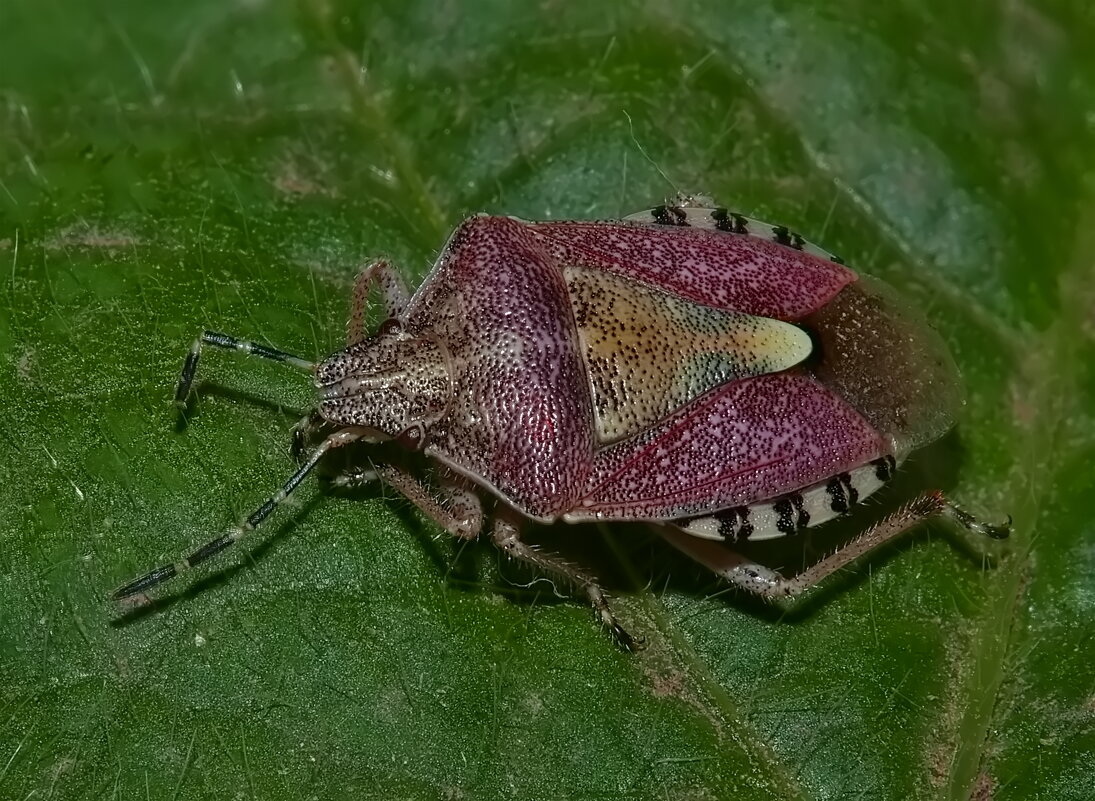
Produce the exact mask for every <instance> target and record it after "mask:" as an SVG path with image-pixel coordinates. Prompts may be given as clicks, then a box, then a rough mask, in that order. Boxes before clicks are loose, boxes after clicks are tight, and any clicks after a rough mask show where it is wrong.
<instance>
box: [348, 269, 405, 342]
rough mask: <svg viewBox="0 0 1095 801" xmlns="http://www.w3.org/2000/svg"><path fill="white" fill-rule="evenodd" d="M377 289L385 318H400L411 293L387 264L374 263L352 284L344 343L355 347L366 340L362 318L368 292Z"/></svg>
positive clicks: (365, 314)
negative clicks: (378, 289) (352, 290)
mask: <svg viewBox="0 0 1095 801" xmlns="http://www.w3.org/2000/svg"><path fill="white" fill-rule="evenodd" d="M374 285H375V286H377V287H379V288H380V300H381V307H382V309H383V311H384V319H385V320H388V319H391V318H393V317H402V316H403V312H404V311H405V310H406V308H407V303H408V302H410V299H411V293H410V290H408V289H407V285H406V284H405V283H404V282H403V276H401V275H400V274H399V273H397V272H396V271H395V270H393V269H392V266H391V265H390V264H389V263H388V262H386V261H383V260H382V261H374V262H373V263H372V264H370V265H369V266H368V267H366V268H365V269H364V270H363V271H362V272H361V273H360V274H359V275H358V277H357V280H356V281H354V293H353V301H352V304H351V307H350V321H349V323H348V324H347V326H346V344H347V345H356V344H357V343H358V342H360V341H361V340H363V339H365V336H366V333H365V318H366V317H367V316H368V312H369V292H370V291H371V290H372V288H373V286H374Z"/></svg>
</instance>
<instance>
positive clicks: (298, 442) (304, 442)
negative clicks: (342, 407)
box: [289, 409, 325, 464]
mask: <svg viewBox="0 0 1095 801" xmlns="http://www.w3.org/2000/svg"><path fill="white" fill-rule="evenodd" d="M324 422H325V420H324V419H323V415H321V414H320V413H319V410H318V409H313V410H312V411H310V412H309V413H308V414H307V415H305V416H304V417H302V418H301V419H300V420H299V421H298V422H297V424H296V425H295V426H293V438H292V442H291V443H290V445H289V455H290V456H291V457H292V459H293V461H294V462H296V463H297V464H300V463H302V462H303V460H304V455H305V449H306V448H307V447H308V442H309V441H310V440H311V438H312V437H313V436H314V435H315V434H316V432H317V431H319V430H320V429H321V428H322V427H323V424H324Z"/></svg>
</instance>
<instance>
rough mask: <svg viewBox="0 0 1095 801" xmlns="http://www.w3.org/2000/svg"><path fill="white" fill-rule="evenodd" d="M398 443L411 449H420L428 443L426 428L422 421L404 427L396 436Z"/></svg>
mask: <svg viewBox="0 0 1095 801" xmlns="http://www.w3.org/2000/svg"><path fill="white" fill-rule="evenodd" d="M395 441H396V443H397V444H399V445H400V446H401V447H404V448H406V449H407V450H409V451H420V450H422V447H423V446H424V445H425V444H426V429H425V426H423V425H422V424H421V423H415V424H414V425H412V426H408V427H407V428H405V429H403V433H401V434H400V435H399V436H398V437H396V438H395Z"/></svg>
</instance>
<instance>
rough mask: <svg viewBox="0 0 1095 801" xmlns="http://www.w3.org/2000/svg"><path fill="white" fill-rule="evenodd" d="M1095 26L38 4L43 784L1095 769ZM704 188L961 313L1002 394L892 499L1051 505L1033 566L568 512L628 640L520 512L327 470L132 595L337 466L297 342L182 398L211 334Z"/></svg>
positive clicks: (610, 786) (361, 5)
mask: <svg viewBox="0 0 1095 801" xmlns="http://www.w3.org/2000/svg"><path fill="white" fill-rule="evenodd" d="M1093 35H1095V21H1093V19H1092V17H1091V14H1090V11H1088V10H1084V9H1082V8H1081V7H1080V6H1077V7H1076V8H1072V7H1071V6H1069V5H1068V4H1065V3H1053V2H1051V0H1036V1H1035V2H1027V3H1020V2H1016V3H1003V4H967V3H955V2H943V0H929V1H928V2H921V3H910V4H877V3H866V2H856V0H841V1H840V2H833V3H824V4H808V3H790V2H781V1H778V0H762V1H761V2H752V3H740V2H724V3H714V2H692V1H691V0H680V2H676V3H639V2H624V3H615V2H612V3H610V2H593V3H543V4H514V3H508V2H502V1H501V0H496V1H495V2H489V1H488V0H478V1H477V2H474V3H470V2H469V3H459V4H457V3H441V4H439V3H434V2H411V3H407V2H401V3H396V2H384V3H375V2H374V3H369V2H364V0H361V1H360V2H350V1H349V0H304V1H303V2H302V4H300V5H294V4H291V3H286V2H280V1H279V0H271V2H267V3H256V2H241V3H236V4H226V3H224V2H219V1H215V0H192V2H189V3H186V4H158V3H148V2H138V1H137V0H114V2H105V1H104V0H98V1H97V2H76V0H45V2H43V0H8V2H6V3H4V6H3V8H2V9H0V98H2V100H3V104H2V106H0V113H2V117H0V264H6V265H8V266H9V269H8V270H3V271H0V283H2V285H3V290H2V291H3V292H4V295H5V298H6V302H5V307H6V308H4V310H3V314H0V346H2V347H0V354H2V356H0V415H2V417H3V419H4V421H5V426H4V429H3V434H2V437H3V453H4V456H3V457H2V458H0V576H2V578H0V688H2V689H0V708H2V710H3V714H2V715H0V797H3V798H12V799H23V798H53V799H61V798H65V799H70V798H71V799H76V798H79V799H85V798H86V799H91V798H104V799H105V798H132V797H137V796H140V795H143V796H144V797H147V798H156V799H161V798H162V799H167V798H174V799H199V798H210V799H212V798H218V799H220V798H241V799H242V798H247V799H252V798H253V799H270V798H287V799H288V798H323V799H342V798H345V799H361V798H422V799H427V798H453V799H456V798H475V799H490V798H518V799H526V798H581V799H587V798H613V799H616V798H635V799H663V798H695V799H701V798H733V799H833V798H841V797H862V798H887V799H952V800H953V801H959V800H963V801H964V799H968V798H971V797H972V798H977V799H988V798H993V799H1032V798H1054V799H1089V798H1091V797H1092V788H1093V787H1095V762H1093V760H1092V759H1091V755H1092V753H1093V752H1095V676H1093V669H1092V665H1095V636H1093V635H1095V631H1093V625H1092V620H1093V611H1095V584H1093V583H1092V576H1093V575H1095V544H1093V543H1095V540H1093V537H1095V522H1093V520H1095V516H1093V515H1092V513H1091V511H1090V499H1091V497H1092V493H1093V490H1095V473H1093V471H1092V468H1091V465H1092V463H1093V461H1095V311H1093V310H1095V266H1093V265H1095V258H1093V256H1092V254H1093V253H1095V234H1093V233H1092V232H1093V231H1095V184H1093V183H1092V181H1091V175H1092V167H1093V164H1092V154H1093V153H1095V147H1093V145H1095V142H1093V139H1095V136H1093V129H1092V120H1093V119H1095V100H1093V98H1095V80H1093V77H1092V76H1095V57H1093V56H1092V51H1091V49H1090V48H1089V47H1088V44H1089V43H1090V42H1091V41H1092V36H1093ZM678 189H680V190H683V191H687V192H704V193H707V194H710V195H713V196H715V197H717V198H718V199H719V200H720V201H721V202H722V203H725V204H728V205H732V206H733V207H735V208H737V209H740V210H742V211H744V212H749V213H752V214H755V215H756V216H759V217H761V218H764V219H770V220H773V221H778V222H784V223H786V224H788V225H790V226H792V227H794V228H795V229H797V230H800V231H802V232H803V233H804V234H806V235H808V236H809V238H811V239H813V240H815V241H819V242H821V243H823V244H824V245H825V246H827V247H830V248H832V249H833V250H836V251H838V252H840V253H841V254H842V255H844V256H845V258H846V260H847V261H848V263H850V264H852V265H856V266H857V267H859V268H860V269H863V270H865V271H867V272H871V273H874V274H876V275H879V276H881V277H883V278H884V279H886V280H887V281H889V282H890V283H892V284H894V285H895V286H897V287H898V288H899V289H900V290H901V291H902V292H903V293H904V294H905V295H906V296H907V297H908V298H909V299H910V301H911V302H912V303H913V304H915V305H917V306H919V307H920V308H922V309H924V311H925V312H926V313H927V314H928V316H929V317H930V318H931V320H932V321H933V323H934V324H935V325H936V326H937V327H938V328H939V330H940V331H941V332H942V333H943V335H944V337H945V338H946V339H947V341H948V342H949V343H950V345H951V346H952V349H953V351H954V354H955V358H956V361H957V362H958V363H959V364H960V366H961V368H962V370H963V372H964V374H965V376H966V379H967V385H968V386H967V389H968V404H967V405H966V407H965V409H964V415H963V419H962V420H961V423H960V426H959V428H958V430H957V433H956V434H954V435H952V436H950V437H948V438H947V439H946V440H945V441H944V442H942V443H940V444H939V445H938V446H933V447H932V448H929V449H927V450H926V451H925V452H924V453H923V454H921V455H920V457H919V458H917V459H916V460H915V461H914V464H913V465H912V469H911V470H909V471H906V472H905V474H904V478H903V479H902V480H900V481H899V482H898V485H897V486H895V487H894V488H893V490H892V491H891V492H890V493H889V495H888V502H889V503H891V504H892V503H896V502H899V501H900V499H901V498H902V497H907V495H908V494H909V493H911V492H915V491H916V490H917V489H918V488H923V487H925V486H938V485H941V486H942V487H943V488H944V489H946V490H947V491H948V492H949V493H951V494H952V495H953V496H954V497H955V498H956V499H958V500H959V501H960V502H962V503H964V504H965V505H966V506H969V507H972V508H975V509H978V510H983V511H984V512H985V513H986V514H987V515H992V514H993V513H995V512H997V511H998V512H1000V513H1006V512H1010V513H1011V514H1012V515H1013V516H1014V519H1015V533H1014V536H1013V539H1012V540H1011V543H1010V547H1009V548H1008V549H1007V550H1005V551H1004V552H1003V554H1002V555H1001V556H1000V558H999V559H997V560H993V561H994V563H993V564H992V565H987V564H983V563H982V560H981V559H980V557H979V554H980V553H981V552H982V551H981V549H982V548H983V547H984V544H983V543H979V542H967V540H966V539H964V538H962V537H961V536H959V535H957V534H954V533H953V532H947V531H946V530H945V528H944V527H938V526H931V527H927V529H926V530H922V531H921V532H920V533H919V534H917V535H914V536H912V537H910V538H908V539H907V541H906V542H905V543H904V544H903V545H902V546H900V547H897V548H891V549H888V550H887V551H886V552H885V553H881V554H876V555H873V556H872V557H869V558H868V559H866V560H863V561H862V563H860V564H857V565H856V566H855V568H854V569H853V570H849V571H847V572H846V573H845V574H844V575H842V576H840V577H837V578H834V579H833V580H832V581H830V582H828V583H827V584H826V585H825V587H824V588H823V589H822V590H821V591H820V592H818V593H816V594H815V595H814V596H813V597H810V598H807V599H804V600H803V601H801V602H800V603H798V604H796V605H793V606H792V607H790V609H789V611H786V610H784V609H781V608H777V607H766V606H763V605H761V604H757V603H754V602H752V601H750V600H749V599H745V598H743V597H741V596H739V595H737V594H733V593H728V592H725V591H723V588H722V587H721V586H720V585H718V584H717V583H716V582H714V581H712V580H711V579H710V577H707V576H705V575H703V573H702V571H700V570H699V569H698V568H696V567H693V566H692V565H690V564H689V563H688V562H686V561H685V560H684V559H683V558H680V557H677V556H674V555H672V554H670V553H668V552H667V549H666V547H665V546H663V545H660V544H658V542H657V541H656V540H653V539H652V538H651V537H650V535H649V534H648V533H646V532H645V531H643V530H637V529H636V528H634V527H626V526H620V527H614V528H612V529H604V530H602V529H597V528H583V527H574V528H569V529H565V528H564V527H557V528H555V529H551V530H540V531H536V532H533V535H534V536H535V537H536V538H538V539H540V540H541V541H542V542H544V543H546V544H550V545H551V547H558V548H560V549H562V550H564V551H568V552H571V553H573V552H575V551H577V552H578V554H577V557H580V558H582V559H588V561H589V564H590V565H591V567H595V568H596V570H597V572H598V573H599V574H601V575H603V576H605V578H606V581H608V582H609V587H610V589H611V591H612V592H613V594H614V596H615V597H616V605H617V608H618V609H619V612H620V614H621V616H622V617H623V619H624V620H625V621H626V622H627V623H628V625H629V626H630V627H631V628H632V629H633V630H635V631H636V632H638V633H641V634H643V635H645V636H646V637H647V639H648V643H649V645H648V648H647V649H646V650H645V651H644V652H642V653H640V654H638V655H628V654H624V653H621V652H619V651H618V650H617V649H616V648H615V647H614V646H613V643H612V642H611V640H610V638H609V636H608V635H607V634H606V633H605V632H604V631H602V630H600V628H599V627H598V626H597V624H596V623H595V622H594V617H593V615H592V614H591V612H590V611H589V609H588V608H586V606H585V605H584V604H583V603H581V602H580V601H568V600H562V601H560V600H559V599H557V598H556V597H555V595H554V594H553V593H552V591H551V589H552V588H551V586H550V585H549V584H547V583H546V582H535V583H531V584H530V583H529V582H530V581H531V579H532V578H534V577H533V576H531V575H530V574H527V573H524V572H522V571H521V570H519V569H517V568H515V567H513V566H512V565H508V564H502V563H501V561H500V559H499V557H498V555H497V553H496V551H495V550H494V549H493V548H491V547H490V545H489V544H485V543H477V544H468V545H464V546H457V545H455V544H453V543H450V542H449V541H448V540H447V539H444V538H439V533H438V532H437V530H436V529H435V528H434V527H433V526H432V525H430V524H428V523H427V522H426V521H425V520H424V519H423V518H422V517H421V516H420V515H419V513H418V512H417V511H416V510H415V509H413V508H412V507H410V506H409V504H407V503H406V502H405V501H403V500H400V499H399V498H395V497H391V496H392V493H390V492H387V493H385V492H383V491H378V492H372V493H368V492H366V493H359V494H356V495H345V494H337V493H332V492H330V491H324V490H322V489H321V488H320V487H319V486H318V485H317V484H315V483H312V482H310V483H308V484H307V485H306V486H305V488H303V489H302V490H301V492H300V493H299V498H298V499H297V502H296V503H293V504H292V505H291V506H290V508H288V509H283V510H281V511H280V512H279V513H278V514H277V515H276V516H275V517H274V518H273V519H272V521H271V522H270V523H269V524H268V525H266V526H265V527H263V528H262V529H261V532H260V534H258V535H255V537H254V539H255V542H254V543H252V544H251V545H250V546H244V547H241V548H238V549H235V551H234V552H233V553H232V554H231V555H226V556H225V558H224V559H223V560H221V561H219V562H216V563H215V564H212V565H211V566H210V567H209V569H207V570H202V571H200V573H198V574H197V575H196V576H195V577H194V578H193V579H190V578H189V577H187V578H186V579H181V580H178V581H176V582H174V583H173V584H171V585H169V586H166V587H164V589H163V591H162V592H160V593H157V597H158V598H159V600H158V601H157V602H156V603H155V604H153V605H152V606H150V607H147V608H144V609H137V610H133V611H130V612H128V613H122V612H119V610H118V609H116V608H115V606H114V605H113V604H111V603H110V602H109V601H108V600H107V595H108V593H109V591H110V589H111V588H113V587H115V586H117V585H118V584H120V583H121V582H123V581H125V580H128V579H129V578H132V577H133V576H134V575H135V574H138V573H140V572H142V571H144V570H146V569H148V568H150V567H152V566H154V565H156V564H160V563H162V562H163V561H165V560H172V559H175V558H177V557H178V555H180V554H182V553H184V552H185V551H186V550H187V549H188V548H190V547H191V546H193V545H195V544H198V543H200V542H204V541H206V540H207V539H209V538H211V537H212V536H214V535H215V534H216V533H217V532H219V531H223V530H224V529H225V528H226V527H227V526H228V525H229V524H230V523H231V522H233V521H234V520H236V519H238V518H239V517H240V516H241V515H245V514H247V513H249V512H250V511H251V510H253V509H254V508H255V507H256V506H257V505H258V503H259V502H261V500H262V498H264V497H266V496H267V495H268V494H269V493H270V492H271V491H273V489H275V488H276V487H277V486H278V485H279V483H280V482H281V481H283V480H284V478H285V477H287V475H288V474H289V473H290V472H291V471H292V469H293V467H292V463H291V461H290V459H289V456H288V441H289V432H290V429H291V427H292V425H293V424H294V422H295V421H296V420H297V419H298V417H299V416H300V414H302V413H303V411H304V410H305V409H306V408H307V407H308V405H309V403H310V391H309V388H308V382H307V381H304V380H302V378H301V376H300V375H299V374H296V373H294V372H293V371H291V370H286V369H285V368H283V367H279V366H277V365H269V364H255V363H252V362H250V361H248V360H243V359H236V358H232V357H230V356H224V355H220V354H211V355H209V356H208V357H207V358H206V359H205V360H204V361H203V364H202V368H201V377H202V379H203V384H202V387H201V391H200V392H199V397H198V400H197V402H196V404H195V407H194V410H193V411H194V414H193V416H192V419H191V420H190V424H189V426H186V427H183V426H180V425H179V424H178V421H177V417H176V413H175V410H174V407H173V406H172V404H171V402H170V401H171V395H172V391H173V382H174V380H175V378H176V376H177V371H178V369H179V366H180V364H181V359H182V356H183V354H184V353H185V351H186V348H187V347H188V346H189V343H190V342H191V341H192V338H193V336H194V335H195V333H196V332H197V331H199V330H200V329H202V328H203V327H210V328H214V329H218V330H226V331H229V332H231V333H234V334H238V335H240V336H244V337H248V338H252V339H255V340H256V341H259V342H263V343H269V344H272V345H276V346H278V347H281V348H284V349H287V350H289V351H292V352H296V353H300V354H301V355H303V356H305V357H306V358H318V357H320V356H322V355H325V354H327V353H329V352H331V351H333V350H335V349H337V348H338V347H339V345H340V342H342V339H343V335H344V334H343V332H344V320H345V317H346V313H347V311H346V310H347V307H348V302H349V293H350V287H351V286H352V281H353V277H354V275H355V273H356V272H357V270H358V269H359V268H360V266H361V265H363V264H364V263H366V262H367V261H368V260H369V259H370V258H373V257H375V256H378V255H383V256H387V257H389V258H391V259H392V260H393V261H394V262H395V263H396V264H398V265H400V267H401V269H402V270H403V271H404V273H405V274H406V275H407V276H408V277H409V278H411V279H413V280H415V281H417V280H419V279H420V278H421V277H422V276H423V275H424V274H425V272H426V271H427V270H428V268H429V266H430V264H431V262H432V259H433V258H434V257H435V256H436V254H437V252H438V251H439V249H440V248H441V246H442V245H443V243H444V240H445V237H446V235H447V233H448V231H449V230H450V229H451V228H452V227H453V226H454V225H455V224H456V223H457V222H459V220H461V219H462V218H463V217H464V216H466V215H468V214H470V213H473V212H478V211H489V212H495V213H505V214H513V215H517V216H521V217H525V218H530V219H535V218H552V217H554V218H590V217H613V216H617V215H620V214H623V213H628V212H632V211H636V210H639V209H642V208H645V207H648V206H649V205H652V204H654V203H655V202H657V201H660V199H661V198H663V197H665V196H667V195H672V194H673V193H674V192H675V191H677V190H678ZM867 515H868V516H869V515H870V512H869V510H868V511H867ZM862 519H863V518H859V520H862ZM849 533H850V532H849V531H848V530H844V531H838V532H836V533H825V532H824V530H823V531H822V532H819V533H818V534H817V535H815V536H813V537H811V538H808V539H806V540H805V541H804V540H801V539H800V540H795V541H793V542H786V543H782V544H780V546H779V547H777V548H776V549H774V550H770V551H764V552H763V554H764V556H765V558H769V559H770V560H771V561H772V562H773V564H774V565H775V566H782V567H785V568H787V569H791V570H794V569H796V568H798V567H799V566H801V564H802V563H803V561H804V560H808V559H812V558H815V559H816V558H817V556H818V555H819V554H820V553H822V552H824V550H825V549H827V548H830V547H832V546H833V545H834V544H835V543H836V542H838V541H839V539H840V537H841V536H844V537H847V536H848V534H849ZM956 545H958V546H959V547H957V548H956V547H955V546H956ZM577 557H576V558H577Z"/></svg>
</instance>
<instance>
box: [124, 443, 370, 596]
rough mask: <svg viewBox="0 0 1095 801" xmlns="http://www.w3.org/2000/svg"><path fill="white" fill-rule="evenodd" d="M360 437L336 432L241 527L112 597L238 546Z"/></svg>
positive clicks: (134, 592) (153, 583) (130, 592)
mask: <svg viewBox="0 0 1095 801" xmlns="http://www.w3.org/2000/svg"><path fill="white" fill-rule="evenodd" d="M360 436H361V434H360V433H359V432H357V431H355V430H353V429H348V428H347V429H342V430H341V431H336V432H335V433H334V434H332V435H331V436H329V437H327V439H325V440H324V441H323V442H321V443H320V444H319V446H318V447H317V448H316V449H315V450H314V451H312V452H311V453H310V454H309V455H308V458H307V460H306V461H305V462H304V464H303V465H301V466H300V468H299V469H298V470H297V471H296V472H295V473H293V475H292V476H290V477H289V480H288V481H286V482H285V483H284V484H282V486H281V489H279V490H278V491H277V492H275V493H274V494H273V495H271V496H270V497H269V498H267V499H266V500H265V501H264V502H263V503H262V505H261V506H260V507H259V508H258V509H256V510H255V511H254V512H252V513H251V515H249V516H248V517H247V518H246V519H245V520H244V521H243V522H241V523H240V524H239V525H238V526H236V527H235V528H233V529H231V530H230V531H228V532H227V533H225V534H222V535H221V536H219V537H217V538H216V539H213V540H210V541H209V542H207V543H205V545H202V546H201V547H200V548H198V549H197V550H195V551H194V552H192V553H191V554H190V555H188V556H187V557H185V558H184V559H181V560H179V561H178V562H172V563H170V564H166V565H161V566H160V567H158V568H156V569H155V570H152V571H149V572H148V573H145V574H144V575H143V576H141V577H139V578H136V579H134V580H133V581H131V582H129V583H128V584H125V585H123V586H121V587H119V588H118V589H116V590H115V591H114V592H112V593H111V595H110V597H111V598H113V599H114V600H115V601H121V600H123V599H125V598H129V597H130V596H133V595H137V594H138V593H141V592H144V591H145V590H147V589H150V588H152V587H155V586H156V585H157V584H162V583H163V582H165V581H167V580H168V579H172V578H174V577H175V576H177V575H178V574H179V573H182V572H184V571H186V570H189V569H190V568H192V567H194V566H195V565H198V564H201V563H202V562H204V561H205V560H207V559H210V558H211V557H213V556H216V555H217V554H219V553H220V552H221V551H223V550H224V549H225V548H227V547H229V546H230V545H235V544H236V543H237V542H239V541H240V540H241V539H243V537H244V535H246V534H247V533H248V532H251V531H254V530H255V529H256V528H257V527H258V526H259V525H260V524H261V523H262V522H263V521H264V520H266V518H267V517H269V516H270V514H271V512H273V511H274V510H275V509H277V508H278V506H280V505H281V503H282V501H284V500H285V499H286V498H288V497H289V496H290V495H291V494H292V493H293V490H295V489H296V488H297V487H298V486H299V485H300V483H301V482H302V481H303V480H304V479H305V478H306V477H307V475H308V474H309V473H311V472H312V470H313V469H314V468H315V466H316V465H317V464H318V463H319V460H320V459H321V458H322V457H323V454H325V453H326V452H327V451H329V450H330V449H331V448H337V447H338V446H340V445H345V444H346V443H348V442H353V441H354V440H356V439H358V438H359V437H360Z"/></svg>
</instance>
